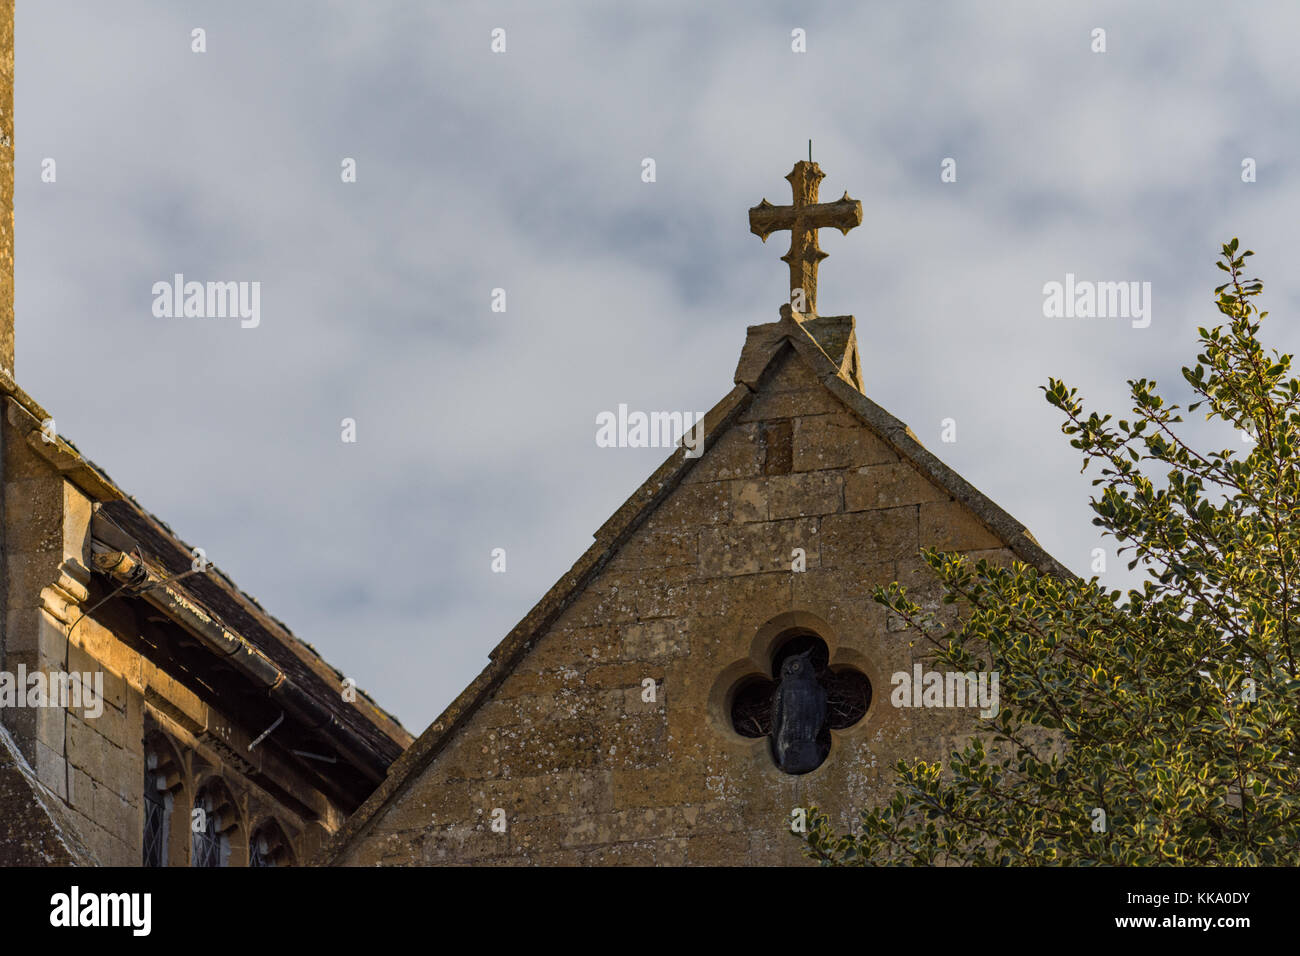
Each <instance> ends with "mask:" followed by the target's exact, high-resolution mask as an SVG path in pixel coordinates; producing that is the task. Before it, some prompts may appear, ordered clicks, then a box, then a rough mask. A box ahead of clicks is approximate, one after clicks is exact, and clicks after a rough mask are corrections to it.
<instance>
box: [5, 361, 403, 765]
mask: <svg viewBox="0 0 1300 956" xmlns="http://www.w3.org/2000/svg"><path fill="white" fill-rule="evenodd" d="M0 395H7V396H8V399H9V400H8V402H6V403H5V404H7V405H8V410H7V415H8V419H9V421H10V423H11V424H13V425H14V427H15V428H16V429H17V430H18V431H19V432H20V433H22V434H23V435H24V436H25V438H26V440H27V443H28V445H29V446H30V447H31V448H32V449H33V450H35V451H36V452H37V453H38V454H40V455H41V456H42V457H43V458H45V459H46V460H47V461H49V462H50V464H51V466H52V467H53V468H54V469H55V470H56V471H58V472H59V473H60V474H61V475H62V476H63V477H64V478H65V479H66V480H68V481H70V482H71V483H72V484H74V485H75V486H77V487H78V488H79V489H81V490H82V491H83V492H85V493H86V494H87V496H89V497H90V498H91V500H92V501H94V502H95V503H96V509H97V511H96V519H95V523H94V525H93V526H92V527H93V528H94V531H95V534H96V535H97V536H99V535H100V534H103V533H104V529H105V528H106V527H108V528H111V530H112V531H113V532H114V534H113V537H114V538H115V540H114V547H117V548H121V549H123V550H127V549H132V550H136V551H137V553H138V554H140V555H141V556H142V557H144V558H145V560H146V561H147V562H148V563H149V564H150V565H151V566H153V567H154V568H157V569H159V570H161V571H163V572H165V573H166V575H167V576H168V577H170V576H171V575H176V574H179V573H180V572H181V571H183V570H188V569H189V567H190V561H191V555H192V549H191V548H190V546H189V545H188V544H187V543H186V542H184V541H183V540H181V538H180V537H179V536H177V535H176V534H175V532H173V531H172V529H171V528H170V527H168V526H167V524H165V523H164V522H163V521H162V520H160V519H159V518H157V517H155V516H154V515H153V514H151V513H150V512H149V511H148V510H146V509H145V508H144V507H143V506H142V505H141V504H140V503H139V502H138V501H136V499H135V498H134V497H132V496H131V495H129V494H127V493H126V492H125V491H123V490H122V489H121V488H120V487H118V485H117V484H116V483H115V482H114V481H113V480H112V479H111V478H110V477H109V476H108V475H107V474H106V473H105V472H104V471H103V470H102V469H101V468H99V467H98V466H97V465H95V464H94V463H93V462H92V461H90V460H89V459H87V458H86V457H85V456H83V455H82V454H81V452H80V451H79V450H78V449H77V447H76V446H75V445H74V444H72V443H71V442H70V441H68V440H67V439H66V438H64V437H63V436H62V435H59V436H57V437H56V438H55V440H54V441H47V440H45V439H44V438H43V437H42V434H41V423H42V422H44V421H46V420H47V419H49V418H50V417H51V416H50V415H49V413H48V412H47V411H46V410H45V409H44V408H42V407H41V406H40V405H39V404H38V403H37V402H36V401H35V399H33V398H32V397H31V396H30V395H28V394H27V393H26V392H25V391H23V389H21V388H20V387H19V386H18V385H17V383H15V382H14V380H13V378H12V377H11V376H10V375H9V373H8V372H6V371H5V370H3V369H0ZM169 587H170V588H171V589H172V590H173V591H175V592H177V593H179V594H181V595H182V596H183V598H184V599H185V600H186V601H188V602H191V603H192V604H193V605H195V606H197V607H199V608H202V609H203V610H204V611H205V612H207V613H208V615H209V616H210V617H211V618H212V619H213V620H215V621H219V622H221V623H222V624H223V625H225V626H226V627H228V629H229V630H230V631H231V632H233V633H235V634H237V635H238V637H239V638H240V639H241V640H242V641H243V642H245V643H246V644H247V645H248V646H250V647H251V648H255V649H256V651H257V652H258V653H260V654H262V655H264V656H265V657H266V658H267V659H269V660H270V661H272V662H274V664H275V665H276V666H277V667H278V668H279V669H280V670H281V672H282V673H284V674H285V675H286V677H287V678H288V679H289V680H290V681H293V682H294V683H295V684H296V685H298V686H299V687H301V688H302V689H303V690H304V691H306V692H307V693H309V694H311V695H312V696H313V697H314V698H315V699H317V701H318V703H319V704H320V706H321V707H322V708H323V709H324V710H325V711H327V712H328V714H329V716H330V717H331V718H332V722H331V723H332V725H333V726H334V727H337V728H339V729H342V730H344V731H345V732H347V733H348V734H350V735H353V736H354V737H355V738H357V739H358V740H360V741H362V742H364V745H365V747H366V749H367V750H368V751H369V752H370V753H371V754H373V758H372V759H373V762H374V763H375V767H373V768H370V769H369V770H368V771H367V772H368V773H369V774H370V775H371V776H372V779H378V778H379V777H380V776H382V774H383V770H384V768H386V767H387V766H388V765H389V764H391V763H392V761H393V760H395V759H396V758H397V756H398V755H399V754H400V753H401V752H402V750H403V749H404V748H405V747H406V746H407V745H408V744H409V743H410V742H411V739H412V737H411V734H410V733H409V732H408V731H407V730H406V729H405V728H404V727H403V726H402V725H401V723H400V722H399V721H398V720H397V718H396V717H394V716H393V715H391V714H389V713H388V712H387V711H385V710H383V709H382V708H380V707H379V705H378V704H377V703H376V702H375V701H374V700H373V699H372V698H371V697H370V696H369V695H367V694H366V693H365V692H364V691H362V690H361V689H360V688H357V696H356V701H355V702H352V703H349V702H346V701H344V700H343V699H342V694H340V693H339V688H340V686H341V683H342V680H343V675H342V674H341V673H340V672H339V671H338V670H337V669H336V668H334V667H333V666H331V665H330V664H329V663H328V662H327V661H326V660H325V659H324V658H323V657H321V655H320V654H319V653H318V652H317V651H316V649H315V648H313V647H312V646H311V645H310V644H308V643H306V642H305V641H303V640H301V639H299V638H298V637H297V636H295V635H294V634H293V633H292V632H291V631H290V630H289V628H288V627H287V626H286V625H285V624H283V623H282V622H281V621H279V620H277V619H276V618H275V617H273V616H272V615H271V614H269V613H268V612H267V611H266V610H265V609H264V608H263V607H262V606H261V604H259V603H258V602H257V600H256V599H255V598H253V597H252V596H251V595H248V594H245V593H244V591H242V590H241V589H240V588H239V587H238V585H236V584H235V582H234V581H233V580H231V579H230V578H229V577H228V576H226V575H225V574H224V573H223V572H221V571H220V570H219V569H218V568H217V567H216V566H215V565H210V566H209V568H208V570H207V571H206V572H205V573H203V574H200V575H194V576H192V577H187V578H185V580H184V581H183V582H179V583H175V584H171V583H170V582H169ZM321 732H322V733H325V734H329V733H330V732H331V727H328V726H323V727H322V728H321Z"/></svg>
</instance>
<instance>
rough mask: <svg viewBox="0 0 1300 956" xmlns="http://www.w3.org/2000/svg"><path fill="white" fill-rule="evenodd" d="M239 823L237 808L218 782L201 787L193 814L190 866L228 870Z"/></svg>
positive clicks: (191, 819) (196, 795)
mask: <svg viewBox="0 0 1300 956" xmlns="http://www.w3.org/2000/svg"><path fill="white" fill-rule="evenodd" d="M237 823H238V820H237V818H236V816H235V808H234V804H233V803H232V802H231V801H230V799H229V796H228V795H227V793H226V790H225V788H224V787H222V786H221V785H220V783H219V782H217V781H210V782H208V783H206V784H204V785H203V786H202V787H200V788H199V791H198V793H197V794H195V796H194V809H193V811H192V812H191V814H190V866H203V867H208V866H229V865H230V834H231V832H232V831H233V830H234V829H235V827H236V825H237Z"/></svg>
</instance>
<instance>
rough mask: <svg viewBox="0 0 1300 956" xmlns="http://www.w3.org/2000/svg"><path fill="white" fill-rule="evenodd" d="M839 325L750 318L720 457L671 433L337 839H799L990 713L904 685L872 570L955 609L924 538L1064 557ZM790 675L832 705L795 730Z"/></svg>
mask: <svg viewBox="0 0 1300 956" xmlns="http://www.w3.org/2000/svg"><path fill="white" fill-rule="evenodd" d="M848 323H849V325H850V326H851V323H852V320H851V318H849V319H848ZM828 325H829V327H831V328H833V329H835V330H838V331H839V333H840V339H839V341H840V342H841V343H843V344H842V346H841V350H838V351H839V354H838V355H832V351H833V350H828V349H827V348H825V347H824V345H823V344H822V343H821V342H819V341H818V340H817V339H816V338H815V337H814V334H813V331H812V330H810V329H807V328H806V327H804V326H803V325H802V324H801V323H800V322H798V321H797V320H796V319H795V318H794V316H792V315H791V314H790V313H789V310H788V309H787V310H785V316H784V318H783V319H782V321H781V322H779V323H772V324H770V325H767V326H755V327H753V328H751V329H750V336H749V342H748V343H747V345H746V350H745V354H744V355H742V360H741V366H740V368H739V369H738V370H737V381H738V383H739V387H738V388H737V390H736V391H734V392H733V393H731V394H730V395H729V396H728V397H727V398H726V399H724V400H723V402H721V403H720V404H719V406H718V407H717V408H715V409H714V410H713V412H711V413H710V415H709V416H708V418H706V432H707V436H706V448H707V450H706V451H705V453H704V455H703V457H702V458H700V459H698V460H690V459H686V458H685V457H684V455H683V453H682V452H680V451H679V452H678V453H677V454H676V455H674V456H673V458H671V459H670V460H669V461H668V462H666V463H665V465H664V467H663V468H661V469H660V470H659V472H657V473H656V475H655V476H652V478H651V479H650V480H649V481H648V482H647V483H646V485H645V486H643V488H642V489H640V490H639V491H638V492H637V493H636V494H634V495H633V496H632V498H631V499H629V502H628V503H627V504H626V505H625V506H624V507H623V508H622V509H620V511H619V512H618V513H617V514H616V515H615V516H614V517H613V518H611V519H610V521H609V522H607V523H606V525H605V526H603V527H602V528H601V529H600V531H598V532H597V541H596V544H595V545H594V546H593V549H592V551H590V552H588V554H587V555H586V556H584V558H583V559H582V560H580V561H579V563H578V565H576V566H575V569H574V571H573V572H570V574H569V575H568V576H566V578H565V579H564V580H563V581H561V582H560V584H559V585H557V588H556V589H555V590H553V591H552V592H551V594H549V595H547V597H546V598H544V599H543V601H542V602H541V603H539V605H538V608H537V609H535V610H534V612H533V613H532V614H530V615H529V617H528V618H526V619H525V622H523V623H522V624H521V627H520V628H517V629H516V631H515V632H513V633H512V635H510V636H509V637H507V639H506V640H505V641H503V642H502V645H501V646H499V647H498V648H497V650H496V651H495V652H494V654H493V664H492V665H490V666H489V667H488V668H487V670H485V671H484V674H483V675H482V676H481V677H480V678H479V679H478V680H477V681H476V682H475V684H474V685H472V686H471V688H469V689H468V690H467V691H466V693H465V694H464V695H462V697H461V698H460V699H459V700H458V701H457V702H456V703H455V704H453V705H452V707H451V708H449V711H448V713H447V714H444V716H443V717H441V718H439V720H438V721H437V722H436V723H435V724H434V725H433V726H432V727H431V728H430V729H429V730H428V731H426V733H425V735H423V736H422V737H421V738H420V740H419V741H417V742H416V744H415V745H413V746H412V748H411V749H410V751H408V753H407V754H406V755H404V757H403V758H402V759H401V760H400V761H399V762H398V764H397V765H395V767H394V771H393V774H392V775H390V778H389V780H388V781H387V783H386V784H385V785H384V786H383V787H382V788H381V789H380V790H379V791H378V792H377V793H376V794H375V795H374V796H372V798H371V799H370V801H368V803H367V804H366V806H364V807H363V808H362V809H361V810H360V811H358V813H357V814H356V815H355V816H354V818H353V819H352V820H351V821H349V824H348V825H347V827H345V829H344V831H343V832H342V833H341V834H340V837H341V839H340V840H339V841H338V843H337V844H336V849H335V851H334V852H332V853H330V854H328V856H327V859H329V860H332V861H333V862H338V863H342V864H345V865H367V864H374V863H381V864H383V863H393V864H438V863H491V862H530V863H537V864H601V863H619V862H626V863H639V864H661V865H662V864H681V863H692V864H694V863H706V864H737V863H754V864H763V863H796V862H800V860H801V855H800V846H799V844H798V841H796V840H794V838H793V837H791V836H790V833H789V823H790V814H791V811H792V809H793V808H795V807H800V806H808V805H809V804H813V803H815V804H817V805H818V806H820V807H822V808H823V809H825V810H827V811H828V812H830V813H831V815H832V817H833V818H834V819H835V820H836V823H837V825H839V826H841V827H847V826H848V825H849V824H850V823H851V822H852V820H853V818H855V816H856V813H857V812H858V810H860V809H861V808H862V807H864V806H868V805H874V804H879V803H881V802H883V801H885V800H887V799H888V797H889V795H890V787H891V785H892V781H891V778H890V776H889V768H890V767H891V765H892V764H893V763H894V761H896V760H897V759H899V758H901V757H906V758H912V757H931V758H935V757H940V756H946V754H947V751H948V750H949V749H951V748H952V747H954V746H957V745H959V743H960V741H961V740H962V739H963V738H964V737H966V736H969V734H970V733H971V732H972V730H973V729H976V726H977V725H976V721H977V717H976V716H975V713H974V711H972V710H971V709H970V708H965V709H960V710H944V709H924V708H919V709H904V708H896V707H894V706H892V705H891V701H890V689H891V676H892V675H893V674H895V673H898V672H906V673H908V674H911V673H913V669H914V667H915V666H916V665H917V664H921V665H922V666H924V664H925V662H924V657H923V655H922V652H921V649H918V648H913V647H912V642H911V636H910V635H909V634H907V633H905V632H904V631H903V630H902V626H901V622H899V621H897V620H894V619H893V618H892V615H888V614H886V612H885V609H884V608H882V607H881V606H880V605H879V604H877V603H876V602H875V601H873V600H872V598H871V593H872V589H873V588H874V587H875V586H877V585H887V584H889V583H890V582H892V581H895V580H901V581H903V582H904V583H906V584H908V585H909V587H911V588H914V589H915V595H916V597H917V598H918V599H919V600H920V601H921V602H922V603H923V604H926V605H928V606H930V607H931V608H932V609H934V610H935V611H936V612H938V611H947V612H951V608H949V607H947V606H942V605H940V604H939V602H938V596H939V590H938V586H937V583H936V582H934V581H933V580H932V579H931V577H930V575H929V572H928V569H927V568H925V567H924V566H923V565H922V563H921V560H920V558H919V556H918V554H917V552H918V551H919V549H920V548H922V547H938V548H943V549H949V550H956V551H962V552H965V553H968V554H970V555H971V556H972V557H975V558H978V557H989V558H991V559H993V560H996V561H999V562H1007V561H1010V560H1011V559H1012V558H1013V557H1020V558H1022V559H1024V560H1034V562H1035V563H1038V564H1040V565H1044V564H1045V563H1050V559H1049V558H1046V556H1045V555H1042V554H1041V552H1040V551H1038V550H1037V548H1036V545H1033V543H1032V539H1030V538H1029V537H1028V536H1027V533H1025V532H1024V529H1023V528H1021V527H1020V526H1019V525H1018V524H1016V523H1015V522H1014V521H1013V520H1012V519H1010V518H1009V517H1008V516H1006V515H1005V514H1004V513H1003V512H1001V511H1000V509H997V508H996V506H994V505H992V503H991V502H988V501H987V499H985V498H983V496H981V495H979V493H978V492H976V491H975V490H974V489H973V488H970V486H969V485H966V484H965V482H962V481H961V480H960V479H959V478H956V476H955V475H952V473H951V472H948V471H947V470H946V469H945V468H944V467H943V466H942V465H941V464H939V463H938V462H937V460H935V459H933V456H929V453H928V452H925V451H924V449H922V448H921V447H920V445H919V444H918V443H916V441H915V438H914V437H912V436H911V435H910V432H908V431H907V429H906V427H905V426H903V425H902V424H901V423H899V422H897V421H896V420H895V419H893V418H892V417H891V416H889V415H888V414H887V413H885V412H884V411H883V410H881V409H879V408H878V406H875V405H873V404H872V403H870V402H869V401H867V400H866V399H865V397H864V396H863V395H862V393H861V392H860V391H859V390H858V388H857V387H856V382H855V381H854V374H853V373H854V370H856V368H857V353H856V345H855V343H852V340H851V335H852V332H851V328H850V332H849V335H848V337H845V336H844V335H843V328H844V323H843V322H837V323H831V324H828ZM971 503H973V505H974V507H972V504H971ZM800 662H802V663H800ZM796 665H798V666H796ZM799 667H802V668H803V669H804V671H805V673H808V672H812V676H811V679H809V680H806V681H803V682H800V681H797V680H793V679H788V678H789V677H790V675H787V678H782V676H781V675H782V671H783V669H785V670H794V671H798V670H799ZM774 678H777V679H779V680H774ZM778 692H781V693H788V694H793V696H792V697H791V698H790V702H791V703H790V706H789V707H787V708H786V710H785V711H784V712H783V716H782V718H781V719H783V720H785V721H786V723H788V724H790V725H791V726H793V725H794V724H797V720H796V719H795V718H793V717H789V716H788V715H789V714H794V713H796V712H798V711H799V710H800V707H804V709H806V706H805V705H807V706H813V707H816V706H822V707H824V708H827V709H828V710H829V712H830V714H831V719H830V720H828V721H827V725H828V726H827V727H823V728H822V729H821V732H820V733H819V734H813V735H812V736H810V734H812V732H811V731H810V732H809V733H807V734H803V737H802V738H800V731H799V729H798V727H797V726H795V727H794V729H793V730H791V729H790V727H789V726H787V727H785V730H786V731H787V733H786V736H787V737H790V736H791V734H793V738H792V739H790V740H788V741H787V742H786V744H785V745H784V746H783V745H781V744H780V743H779V738H780V737H781V734H780V733H778V730H780V729H781V728H776V727H774V726H772V714H773V713H774V711H773V707H772V701H773V699H774V695H776V696H780V694H779V693H778ZM819 701H820V702H821V703H820V704H819V703H818V702H819ZM809 702H811V703H809ZM814 730H815V728H814ZM796 738H797V739H796ZM814 738H817V739H814Z"/></svg>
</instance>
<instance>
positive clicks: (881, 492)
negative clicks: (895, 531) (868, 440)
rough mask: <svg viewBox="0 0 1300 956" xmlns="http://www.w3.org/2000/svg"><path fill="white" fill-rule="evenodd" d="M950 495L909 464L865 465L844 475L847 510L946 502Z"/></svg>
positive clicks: (845, 508)
mask: <svg viewBox="0 0 1300 956" xmlns="http://www.w3.org/2000/svg"><path fill="white" fill-rule="evenodd" d="M947 500H948V494H947V492H945V491H944V490H943V489H941V488H939V487H938V486H937V485H935V484H934V483H933V482H931V481H929V480H928V479H927V478H925V477H923V476H922V475H921V473H920V472H919V471H917V470H916V469H915V468H914V467H912V465H910V464H908V463H907V462H903V461H900V462H894V463H891V464H885V465H866V466H863V467H862V468H858V469H855V470H853V471H850V472H848V473H846V474H845V476H844V510H845V511H870V510H875V509H878V508H898V507H902V506H904V505H916V504H920V503H922V502H925V501H947Z"/></svg>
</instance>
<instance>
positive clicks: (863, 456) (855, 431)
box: [794, 413, 898, 471]
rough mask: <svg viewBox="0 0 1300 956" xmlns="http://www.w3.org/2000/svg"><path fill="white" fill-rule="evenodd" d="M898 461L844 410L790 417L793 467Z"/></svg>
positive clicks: (896, 457)
mask: <svg viewBox="0 0 1300 956" xmlns="http://www.w3.org/2000/svg"><path fill="white" fill-rule="evenodd" d="M896 461H898V455H897V454H896V453H895V452H894V450H893V449H892V448H890V447H889V446H888V445H886V444H885V442H884V441H882V440H881V439H880V438H878V437H877V436H876V435H874V434H872V432H871V431H870V430H869V429H868V428H867V427H866V426H865V425H863V424H862V423H861V422H859V421H858V420H857V419H856V418H855V417H854V416H852V415H849V414H848V413H842V414H837V415H815V416H811V417H801V418H796V419H794V470H795V471H821V470H823V469H826V468H850V467H861V466H862V465H878V464H884V463H887V462H896Z"/></svg>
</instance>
